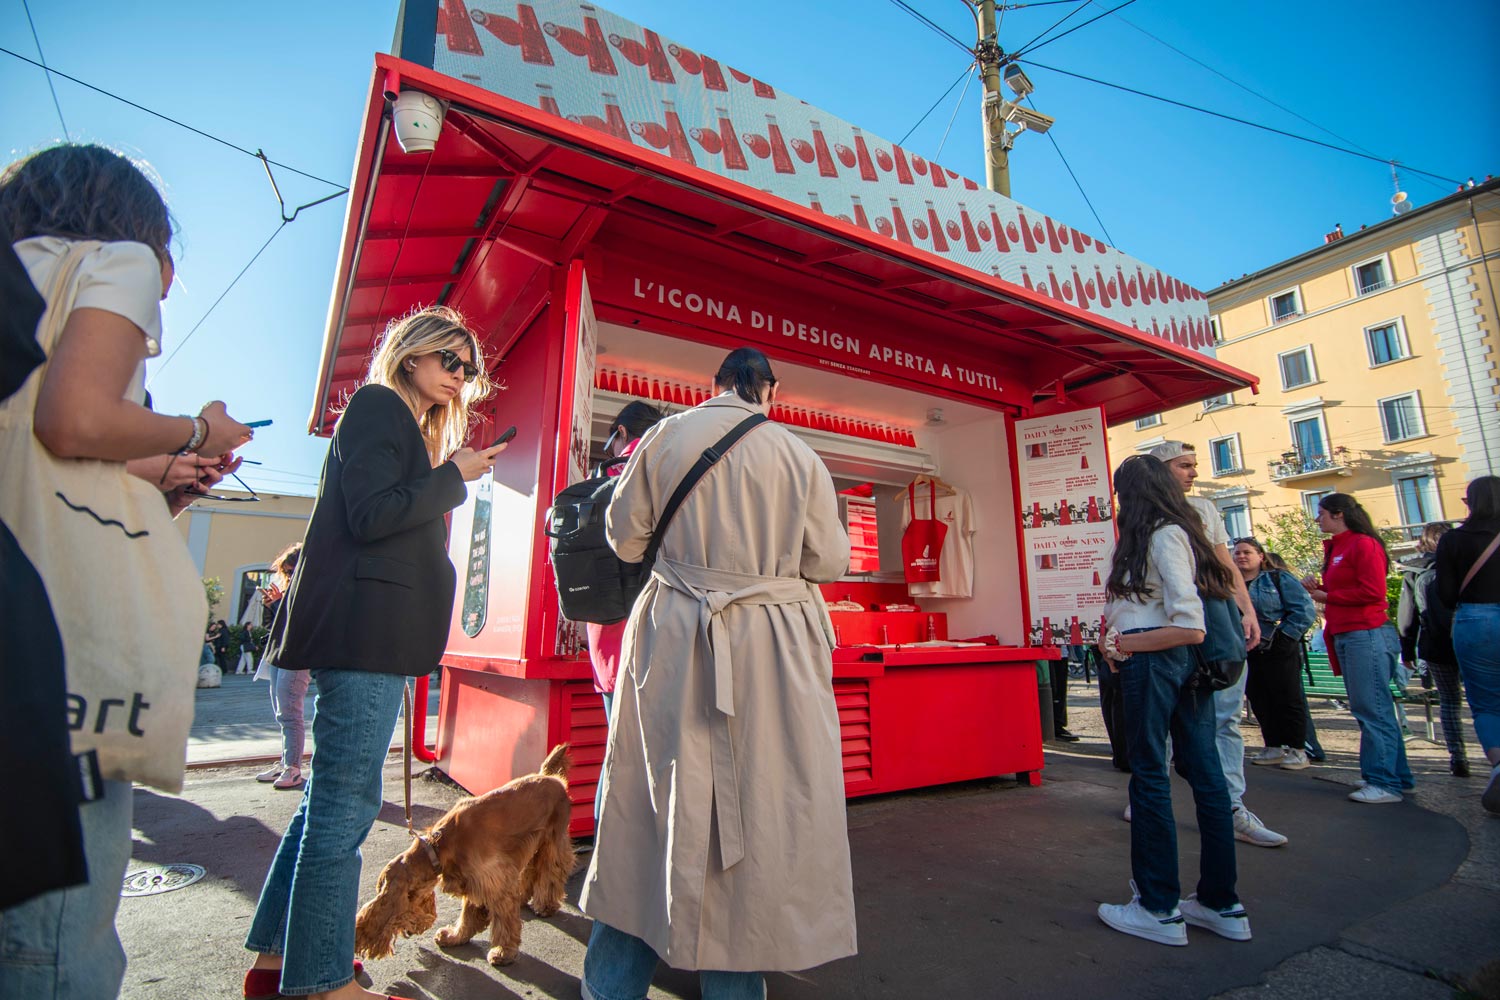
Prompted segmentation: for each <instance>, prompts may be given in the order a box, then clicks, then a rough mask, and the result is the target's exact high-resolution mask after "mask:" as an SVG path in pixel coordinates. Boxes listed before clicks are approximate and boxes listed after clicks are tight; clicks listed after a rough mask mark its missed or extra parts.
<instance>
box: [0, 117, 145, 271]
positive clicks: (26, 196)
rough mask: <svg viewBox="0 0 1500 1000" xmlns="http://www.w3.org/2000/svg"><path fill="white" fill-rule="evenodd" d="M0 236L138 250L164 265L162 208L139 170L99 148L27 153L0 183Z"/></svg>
mask: <svg viewBox="0 0 1500 1000" xmlns="http://www.w3.org/2000/svg"><path fill="white" fill-rule="evenodd" d="M0 234H3V238H4V239H5V241H6V242H7V243H17V242H19V241H21V240H25V239H30V238H32V237H34V236H57V237H61V238H62V239H68V240H99V241H101V242H104V243H117V242H121V241H131V242H135V243H144V244H145V245H146V246H148V247H150V248H151V249H152V250H154V251H156V255H157V257H159V258H161V259H163V260H166V259H167V257H168V254H169V244H170V243H171V242H172V217H171V215H170V214H169V213H168V212H167V203H166V202H164V201H163V200H162V197H161V193H160V192H158V191H157V190H156V186H155V185H154V184H152V183H151V180H150V178H148V177H147V176H146V174H145V173H144V172H143V171H142V170H141V168H140V167H139V166H137V165H136V164H134V163H132V162H131V161H130V160H128V159H126V158H125V157H123V156H121V155H120V154H119V153H116V152H115V151H114V150H112V149H106V148H105V147H103V146H91V145H79V144H76V143H66V144H64V145H60V146H53V147H51V148H49V149H44V150H42V151H40V152H37V153H33V154H31V155H30V156H28V157H26V158H25V159H23V160H17V161H16V162H15V163H12V164H11V165H10V166H9V167H6V168H5V172H4V174H3V175H0Z"/></svg>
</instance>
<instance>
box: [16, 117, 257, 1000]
mask: <svg viewBox="0 0 1500 1000" xmlns="http://www.w3.org/2000/svg"><path fill="white" fill-rule="evenodd" d="M0 232H3V233H4V234H5V239H6V240H7V241H8V242H10V243H11V244H12V246H13V248H14V249H15V252H16V255H17V256H18V257H19V258H20V259H21V262H22V263H23V264H24V266H25V267H26V271H27V274H28V276H29V277H30V278H31V281H32V284H33V285H35V286H36V287H37V288H38V289H39V290H41V291H43V294H44V295H45V294H47V290H48V289H51V288H52V287H53V285H55V284H59V282H56V281H54V280H53V277H54V275H56V274H66V273H68V272H67V271H59V270H58V269H59V268H61V267H64V265H65V262H66V263H67V264H69V265H71V264H72V263H74V262H76V264H77V271H76V277H74V278H73V279H72V281H71V282H70V283H68V284H70V285H71V289H72V292H73V294H74V297H73V299H72V307H71V309H70V310H69V311H68V313H67V315H66V317H65V318H62V320H61V322H62V324H63V325H62V328H61V333H60V334H59V335H58V336H57V339H56V340H55V342H54V343H53V344H52V346H51V350H50V352H49V356H48V358H47V361H46V363H45V365H44V366H43V367H42V368H39V369H38V370H37V372H36V373H35V374H33V375H32V376H31V377H32V378H33V379H40V380H41V381H40V385H39V386H38V388H37V392H36V396H35V400H36V402H35V407H34V411H33V413H32V414H27V415H22V416H18V415H16V414H14V413H13V414H11V415H9V416H11V417H12V418H14V419H7V420H6V421H4V424H3V432H4V433H7V434H18V433H26V434H34V436H35V439H36V440H37V441H39V442H40V443H41V444H42V445H43V446H44V447H45V448H46V449H47V450H48V451H49V452H50V453H51V454H52V455H53V456H55V458H57V459H59V460H65V461H68V460H78V461H84V462H87V461H91V460H93V461H95V464H96V465H97V464H98V461H102V462H104V463H122V464H124V465H125V467H126V470H127V471H128V472H130V473H132V474H134V475H135V476H137V477H140V478H142V479H146V480H148V481H149V482H150V483H151V484H152V485H154V486H156V487H157V488H159V489H160V490H161V491H162V492H163V493H164V494H165V500H164V502H165V503H166V504H167V505H168V506H169V507H170V508H171V510H172V512H173V513H174V514H175V513H176V512H178V511H180V510H182V509H183V508H185V507H186V506H187V505H188V504H190V503H192V501H193V494H194V493H195V492H204V491H206V488H207V487H210V486H212V485H213V484H214V483H217V482H218V480H219V479H220V478H222V476H223V475H224V474H225V473H226V472H228V471H232V469H233V468H234V466H235V464H236V460H235V459H234V456H233V455H232V454H231V453H232V452H233V451H234V449H235V448H237V447H239V446H240V445H242V444H244V443H245V442H246V441H248V440H249V439H250V429H249V428H248V427H246V426H245V425H244V424H241V423H239V422H238V421H236V420H234V419H232V418H231V417H230V416H229V415H228V414H227V413H226V412H225V409H224V404H223V403H220V402H214V403H210V404H209V405H208V406H207V407H205V408H204V409H203V411H202V412H201V413H199V414H198V415H197V416H177V417H173V416H165V415H163V414H158V413H153V412H152V411H151V410H150V409H148V408H147V407H146V406H144V405H142V404H143V402H144V399H145V390H144V382H145V378H144V376H145V368H144V364H145V361H146V359H147V358H148V357H154V356H155V355H157V354H159V353H160V351H161V346H160V339H161V311H160V305H159V303H160V301H161V300H162V299H164V298H166V292H167V289H168V287H169V286H170V285H171V282H172V273H173V271H172V258H171V255H170V253H169V251H168V244H169V243H170V241H171V238H172V222H171V218H170V217H169V215H168V214H167V206H166V204H165V203H164V202H163V201H162V198H161V195H160V194H159V193H157V190H156V188H155V187H154V186H153V185H152V183H151V181H150V180H148V179H147V177H146V176H145V174H143V173H142V172H141V171H140V170H139V169H138V168H137V167H136V166H135V165H134V164H132V163H131V162H130V161H129V160H127V159H125V158H124V157H123V156H120V155H119V154H118V153H114V152H112V151H110V150H108V149H104V148H103V147H100V146H78V145H62V146H55V147H52V148H50V149H46V150H43V151H41V152H39V153H36V154H33V155H32V156H29V157H27V158H26V159H24V160H21V161H19V162H17V163H14V164H12V165H11V166H9V167H8V168H6V169H5V171H4V173H3V174H0ZM67 294H69V290H68V289H67V288H64V289H63V290H61V291H60V292H59V297H63V296H66V295H67ZM52 307H53V302H51V301H49V302H48V308H49V310H50V309H51V308H52ZM53 320H54V317H52V316H50V315H49V316H48V318H47V319H46V320H44V325H46V324H49V323H51V322H53ZM48 328H49V329H52V327H50V326H49V327H48ZM18 399H19V397H17V398H16V399H13V400H12V401H11V402H12V404H14V403H15V402H17V400H18ZM6 443H7V445H11V444H14V443H16V442H15V441H14V440H11V439H7V441H6ZM27 447H30V445H29V442H28V443H27ZM101 468H104V467H101ZM106 478H108V477H105V476H101V477H100V479H101V480H103V479H106ZM111 481H112V482H122V483H123V482H127V480H125V479H124V477H116V478H114V479H113V480H111ZM114 488H116V489H118V487H114ZM6 496H7V497H8V498H10V499H8V500H7V507H13V508H14V509H10V510H7V512H6V513H7V520H9V517H10V515H16V516H17V517H19V518H21V519H27V518H28V517H29V516H30V511H32V510H35V509H36V508H39V507H40V506H42V505H46V504H48V503H55V502H56V500H55V499H54V498H53V496H51V495H49V494H45V493H43V492H42V491H41V490H40V489H39V488H38V489H36V490H32V491H24V492H23V491H16V490H12V491H8V492H7V493H6ZM95 516H96V517H97V516H98V515H95ZM28 523H30V521H28ZM101 523H106V522H104V521H101ZM121 530H123V529H121ZM21 534H22V531H21V530H20V529H19V528H18V529H17V535H18V536H19V535H21ZM139 534H142V535H144V534H145V532H141V533H139ZM154 541H155V539H153V542H154ZM172 543H173V544H180V542H179V541H178V540H176V539H173V540H172ZM23 544H24V539H23ZM161 544H167V543H166V542H165V541H162V542H161ZM27 555H28V556H29V557H30V558H31V560H32V562H34V563H35V564H36V568H37V571H38V573H39V574H40V575H41V577H42V579H43V580H44V581H48V592H49V596H50V598H51V601H52V605H53V607H54V609H56V610H57V612H58V615H57V617H58V622H59V624H60V625H63V624H64V623H65V622H66V623H68V625H67V627H64V630H63V638H64V648H65V650H66V649H67V648H69V647H68V642H69V635H70V634H71V632H70V629H87V627H88V621H89V617H90V611H89V609H90V608H92V607H99V606H102V605H106V604H109V603H110V602H112V601H114V600H115V598H116V595H117V594H118V593H119V592H121V591H123V590H125V589H127V588H131V587H133V586H136V585H137V582H136V581H133V580H129V579H115V578H113V577H112V576H111V574H110V573H109V572H107V571H106V570H105V569H103V568H101V567H99V566H95V565H91V566H90V567H88V571H87V572H83V573H80V572H78V570H77V568H76V567H72V566H60V565H59V564H58V559H59V556H58V555H57V553H55V552H51V551H47V550H45V549H39V550H37V551H28V553H27ZM61 579H71V580H78V579H82V580H83V581H85V583H83V584H80V585H76V586H60V585H59V584H58V582H57V581H59V580H61ZM189 584H191V580H189ZM163 613H164V614H166V613H170V612H166V611H164V612H163ZM182 613H184V614H192V615H194V616H195V617H196V616H200V615H201V614H202V611H201V610H186V609H185V610H184V611H183V612H182ZM140 627H141V628H143V629H149V628H155V627H160V623H153V622H141V623H140ZM191 628H192V631H193V632H195V633H197V634H199V635H201V630H202V623H201V619H200V620H199V621H197V622H193V623H192V626H191ZM5 643H6V638H5V637H4V636H0V647H3V646H4V645H5ZM197 651H198V649H197V646H196V645H194V646H193V648H192V652H193V654H194V655H195V656H196V653H197ZM65 666H66V670H67V672H68V674H69V676H70V680H75V679H76V676H75V675H76V673H81V672H87V671H88V670H90V669H92V670H93V671H94V672H96V673H97V672H103V671H108V670H109V669H110V665H109V664H91V663H80V662H77V660H75V659H69V660H68V662H67V663H66V665H65ZM174 666H175V665H173V664H160V667H161V669H163V670H169V669H172V668H173V667H174ZM185 666H187V668H188V670H187V675H188V677H189V678H191V677H193V676H195V675H196V665H195V664H185ZM186 683H187V684H188V686H189V687H191V685H192V680H191V679H188V680H187V682H186ZM99 718H100V723H99V724H100V725H103V719H104V717H103V716H102V715H101V716H100V717H99ZM95 731H97V729H96V730H95ZM87 739H88V733H87V732H80V731H79V730H77V729H75V730H74V733H73V750H74V752H75V753H78V752H80V740H87ZM95 759H96V760H97V761H98V765H99V771H100V773H101V774H102V775H103V776H104V777H105V778H106V779H109V780H104V781H102V782H101V783H100V787H98V788H97V789H96V791H97V792H98V795H97V797H96V798H94V799H93V800H91V801H89V802H87V803H85V804H84V805H82V806H80V807H79V818H80V821H81V824H82V828H83V837H84V852H85V855H86V857H87V859H88V869H89V882H88V884H86V885H82V886H77V887H74V888H71V889H62V890H58V891H55V892H51V893H47V894H46V895H43V896H40V897H37V898H36V899H33V900H31V901H29V902H27V903H24V904H22V905H21V906H18V907H15V908H14V909H10V910H7V911H6V913H5V919H4V920H3V921H0V996H5V997H43V996H45V997H50V998H64V997H69V998H71V997H80V998H83V997H87V998H99V997H113V996H115V995H116V994H117V993H118V992H119V988H120V982H121V979H122V978H123V976H124V972H125V953H124V951H123V950H122V949H121V947H120V942H119V938H118V937H117V936H116V934H115V928H114V917H115V910H116V909H117V907H118V905H119V901H120V883H121V881H122V879H123V878H124V875H125V866H126V863H127V862H128V861H129V859H130V827H131V808H130V794H131V793H130V780H129V779H132V778H138V777H142V776H143V775H141V774H138V773H133V771H132V767H130V766H122V765H120V764H119V763H118V762H116V761H113V760H111V759H109V757H108V755H107V754H106V753H104V752H100V753H99V754H98V756H97V757H96V758H95Z"/></svg>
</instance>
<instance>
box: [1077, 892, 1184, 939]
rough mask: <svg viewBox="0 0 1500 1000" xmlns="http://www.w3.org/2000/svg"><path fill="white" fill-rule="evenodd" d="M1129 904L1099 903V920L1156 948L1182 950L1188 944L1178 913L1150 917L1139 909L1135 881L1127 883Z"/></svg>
mask: <svg viewBox="0 0 1500 1000" xmlns="http://www.w3.org/2000/svg"><path fill="white" fill-rule="evenodd" d="M1130 892H1131V896H1130V902H1128V903H1123V904H1122V903H1100V904H1099V919H1100V920H1102V921H1104V922H1105V923H1106V924H1108V925H1109V926H1111V927H1113V928H1114V929H1115V930H1117V931H1119V932H1120V933H1122V934H1134V935H1135V936H1136V937H1138V938H1145V939H1146V940H1147V941H1155V942H1156V943H1157V944H1170V945H1175V946H1177V947H1179V948H1180V947H1183V946H1185V945H1186V944H1187V943H1188V935H1187V924H1186V923H1185V922H1184V920H1183V916H1182V911H1181V910H1179V909H1178V908H1177V907H1175V906H1174V907H1172V910H1171V912H1170V913H1153V912H1151V911H1150V910H1148V909H1146V908H1145V907H1144V906H1142V905H1141V896H1140V893H1138V892H1136V891H1135V880H1134V879H1132V880H1131V882H1130Z"/></svg>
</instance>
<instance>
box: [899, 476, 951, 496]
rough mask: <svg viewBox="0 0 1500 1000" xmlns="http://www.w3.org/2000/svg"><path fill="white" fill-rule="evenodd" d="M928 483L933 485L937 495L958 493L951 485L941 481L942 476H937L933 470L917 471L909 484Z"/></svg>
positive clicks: (924, 484)
mask: <svg viewBox="0 0 1500 1000" xmlns="http://www.w3.org/2000/svg"><path fill="white" fill-rule="evenodd" d="M928 483H931V484H932V485H933V486H934V487H936V489H937V494H938V496H943V497H951V496H957V495H958V491H957V490H955V489H954V488H953V487H952V486H950V485H948V484H947V483H945V482H943V480H942V478H941V477H939V476H938V475H937V474H936V473H935V472H921V473H918V474H917V475H916V477H915V478H913V479H912V481H911V484H912V485H913V486H915V487H923V486H926V485H927V484H928ZM901 492H902V493H905V492H906V491H905V490H904V489H903V490H902V491H901Z"/></svg>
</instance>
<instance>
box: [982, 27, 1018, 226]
mask: <svg viewBox="0 0 1500 1000" xmlns="http://www.w3.org/2000/svg"><path fill="white" fill-rule="evenodd" d="M996 34H997V31H996V28H995V0H979V41H978V44H976V45H975V46H974V56H975V58H977V59H978V60H979V72H980V75H981V76H982V77H983V78H984V100H983V101H981V102H980V112H979V113H980V115H981V116H982V117H983V122H984V180H985V184H987V185H988V186H989V189H990V190H991V191H997V192H999V193H1000V194H1003V195H1004V196H1005V197H1007V198H1009V197H1010V146H1011V142H1012V138H1011V135H1010V133H1009V132H1008V131H1006V128H1005V117H1004V115H1003V113H1002V111H1001V107H1002V105H1003V104H1004V103H1005V99H1004V98H1003V97H1002V96H1001V94H1000V61H1001V60H1002V59H1003V58H1005V52H1004V51H1003V50H1002V49H1001V48H1000V41H999V39H998V38H997V37H996Z"/></svg>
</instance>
